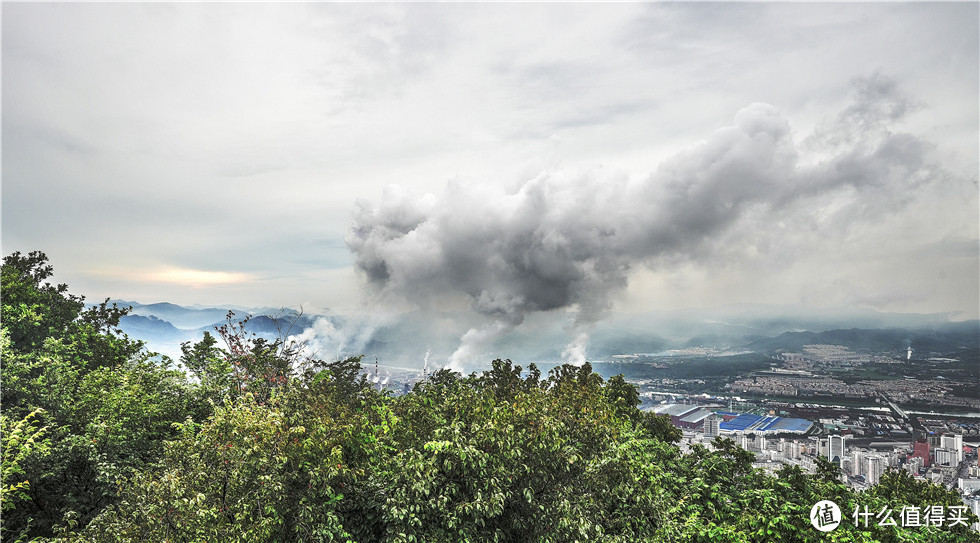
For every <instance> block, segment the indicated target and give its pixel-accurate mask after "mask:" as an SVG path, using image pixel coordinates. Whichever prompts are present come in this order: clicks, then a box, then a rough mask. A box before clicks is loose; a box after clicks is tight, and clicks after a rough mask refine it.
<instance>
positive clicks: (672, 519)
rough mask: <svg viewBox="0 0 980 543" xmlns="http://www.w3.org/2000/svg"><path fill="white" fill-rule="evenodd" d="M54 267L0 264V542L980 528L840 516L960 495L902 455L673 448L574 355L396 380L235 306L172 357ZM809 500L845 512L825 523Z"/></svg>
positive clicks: (557, 538) (902, 534) (945, 533)
mask: <svg viewBox="0 0 980 543" xmlns="http://www.w3.org/2000/svg"><path fill="white" fill-rule="evenodd" d="M51 274H52V270H51V267H50V265H48V263H47V259H46V257H45V256H44V255H43V254H42V253H36V252H35V253H31V254H30V255H26V256H25V255H22V254H19V253H14V254H12V255H10V256H8V257H7V258H5V259H4V263H3V272H2V280H3V283H2V304H3V307H2V353H3V354H2V356H3V358H2V363H3V366H2V372H3V373H2V409H3V413H2V424H3V440H2V442H3V469H2V475H3V480H2V489H3V495H2V513H3V515H2V528H0V530H2V538H3V540H4V541H28V540H31V539H38V540H45V541H53V540H67V541H100V542H115V541H210V542H226V541H228V542H231V541H240V542H261V541H268V542H273V541H276V542H278V541H357V542H375V541H385V542H389V541H390V542H407V541H418V542H442V541H446V542H450V541H452V542H455V541H473V542H483V541H515V542H524V541H529V542H536V541H542V542H545V541H549V542H566V541H583V542H584V541H621V542H635V541H733V542H734V541H922V542H926V541H930V542H931V541H949V542H953V541H980V538H978V536H977V534H976V533H975V532H972V531H970V530H969V528H968V527H967V526H965V525H962V524H960V525H956V526H950V525H949V523H946V524H945V525H943V526H919V527H902V526H884V527H880V526H878V525H877V522H874V519H873V518H872V522H871V523H870V524H869V525H868V526H867V527H865V526H863V525H862V526H860V527H856V526H855V525H854V522H853V521H852V520H851V514H852V512H853V511H855V510H856V509H858V510H861V511H864V510H866V511H872V512H875V513H876V512H878V511H882V510H883V509H885V508H889V509H891V510H894V511H898V510H900V509H901V508H902V507H903V506H918V507H920V508H925V507H927V506H946V507H949V506H955V505H959V499H958V497H957V496H956V494H955V493H952V492H948V491H946V490H944V489H943V488H941V487H939V486H935V485H931V484H927V483H922V482H916V481H913V480H912V479H911V477H910V476H908V475H907V474H905V473H904V472H897V473H889V474H886V475H885V476H884V477H883V480H882V483H881V484H879V485H878V486H876V487H874V489H873V490H871V491H869V492H866V493H863V494H857V493H854V492H852V491H850V490H848V489H847V488H846V487H845V486H844V485H843V484H842V483H841V482H840V481H839V476H838V475H839V474H838V473H837V471H836V469H837V468H836V467H835V466H833V465H831V464H826V463H824V464H821V469H820V473H818V474H817V475H807V474H804V473H803V472H801V471H800V470H799V469H797V468H787V469H784V470H783V471H782V472H780V473H779V474H778V475H777V476H770V475H766V474H764V473H762V472H761V471H757V470H754V469H753V468H752V466H751V456H750V454H749V453H747V452H745V451H743V450H741V449H739V448H737V447H735V446H734V444H733V443H732V442H731V441H724V440H722V441H717V442H715V447H716V449H717V450H714V451H709V450H707V449H706V448H703V447H695V448H694V449H693V451H692V452H691V453H690V454H682V453H681V452H680V450H679V449H678V448H677V446H676V442H677V441H678V439H679V432H678V431H677V430H676V429H674V428H673V427H672V426H671V425H670V422H669V420H668V419H665V418H661V417H658V416H655V415H651V414H646V413H641V412H640V411H638V410H637V407H636V406H637V405H638V403H639V398H638V396H637V392H636V389H635V388H634V387H633V386H632V385H630V384H628V383H626V382H625V381H624V380H623V379H622V377H613V378H611V379H609V380H603V379H602V378H601V377H600V376H599V375H597V374H595V373H593V372H592V369H591V367H590V366H589V365H588V364H585V365H584V366H581V367H574V366H569V365H565V366H560V367H557V368H555V369H554V370H552V371H551V372H550V373H549V374H548V375H542V374H541V373H540V372H539V371H538V370H537V368H535V367H534V366H533V365H531V366H530V367H528V368H522V367H521V366H519V365H515V364H513V363H512V362H511V361H508V360H505V361H501V360H496V361H494V362H493V364H492V369H490V370H489V371H486V372H483V373H482V374H471V375H469V376H462V375H459V374H456V373H452V372H449V371H446V370H443V371H440V372H438V373H435V374H434V375H432V376H431V377H429V378H428V379H427V380H425V381H422V382H420V383H419V384H417V385H416V386H415V388H414V389H413V390H412V391H411V392H410V393H408V394H405V395H402V396H393V395H391V394H389V393H387V392H378V391H377V390H374V389H373V388H372V387H371V386H370V385H369V384H368V383H367V381H366V379H365V377H364V375H363V373H362V372H361V366H360V360H359V359H358V358H351V359H347V360H342V361H321V360H316V359H311V358H304V357H302V356H300V355H299V354H298V351H297V350H296V349H294V348H292V346H289V345H284V344H283V343H282V342H279V341H276V342H269V341H265V340H263V339H260V338H256V337H255V336H251V335H249V334H248V333H246V332H245V330H244V327H243V325H242V324H241V323H236V322H231V321H230V322H229V323H228V324H227V325H226V326H225V327H222V328H220V329H218V330H216V332H215V335H213V336H212V335H210V334H209V335H207V336H205V338H204V340H203V341H201V342H199V343H197V344H193V345H191V344H186V345H185V346H184V348H183V356H182V357H181V359H180V363H181V364H182V366H183V367H184V368H186V371H185V370H184V369H177V367H176V366H175V365H174V364H172V363H169V361H167V360H164V361H163V362H162V363H161V362H159V361H158V360H155V359H151V357H150V355H149V354H148V353H146V352H145V351H144V350H143V349H142V348H141V344H140V343H139V341H137V340H135V339H132V338H127V337H125V336H123V335H121V333H119V332H118V331H117V330H116V326H117V324H118V321H119V318H120V317H121V316H122V315H124V314H125V313H126V310H125V309H123V308H118V307H112V306H108V305H107V304H105V303H103V304H101V305H98V306H95V307H93V308H91V309H88V310H85V309H84V303H83V301H82V298H81V297H79V296H76V295H73V294H70V293H69V292H68V289H67V287H66V286H64V285H57V286H56V285H50V284H48V283H47V282H46V280H47V279H48V278H50V276H51ZM821 500H833V501H834V502H835V503H837V504H838V505H840V508H841V509H842V510H843V512H844V520H843V522H842V523H841V525H840V526H839V527H838V528H837V529H836V530H835V531H833V532H828V533H826V534H825V533H822V532H819V531H817V530H816V529H815V528H814V527H813V526H812V525H811V521H810V511H811V507H812V506H813V505H814V504H815V503H816V502H818V501H821ZM976 520H977V519H976V518H975V517H974V516H972V515H970V516H969V517H968V522H969V523H972V522H976Z"/></svg>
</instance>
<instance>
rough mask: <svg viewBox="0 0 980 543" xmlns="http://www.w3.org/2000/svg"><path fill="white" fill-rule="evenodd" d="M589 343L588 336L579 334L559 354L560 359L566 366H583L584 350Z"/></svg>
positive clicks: (583, 333) (584, 359)
mask: <svg viewBox="0 0 980 543" xmlns="http://www.w3.org/2000/svg"><path fill="white" fill-rule="evenodd" d="M588 343H589V334H587V333H585V332H581V333H579V334H578V335H577V336H575V339H574V340H573V341H572V342H571V343H569V344H568V345H567V346H566V347H565V350H564V351H562V353H561V359H562V360H564V361H565V362H566V363H568V364H572V365H575V366H581V365H582V364H585V361H586V357H585V348H586V346H587V345H588Z"/></svg>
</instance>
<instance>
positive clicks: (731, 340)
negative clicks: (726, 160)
mask: <svg viewBox="0 0 980 543" xmlns="http://www.w3.org/2000/svg"><path fill="white" fill-rule="evenodd" d="M112 302H114V303H116V304H118V305H119V306H121V307H132V311H131V312H130V314H129V315H127V316H125V317H123V318H122V320H121V322H120V328H121V329H122V330H123V332H125V333H126V334H127V335H129V336H130V337H132V338H134V339H140V340H143V341H145V342H146V344H147V348H148V349H149V350H150V351H153V352H158V353H161V354H166V355H168V356H170V357H172V358H174V359H177V358H179V356H180V344H181V343H182V342H185V341H197V340H199V339H200V338H201V337H203V335H204V332H205V331H211V332H212V333H214V328H215V327H216V326H220V325H222V324H225V323H226V317H227V315H228V311H229V308H225V307H204V306H190V307H188V306H180V305H175V304H172V303H166V302H163V303H153V304H142V303H139V302H133V301H125V300H112ZM233 311H234V312H235V315H234V317H233V318H234V319H235V320H240V319H242V318H244V317H245V316H251V319H250V320H249V322H248V324H247V327H246V329H247V331H249V332H254V333H255V334H257V335H258V336H260V337H264V338H266V339H269V340H272V339H275V338H277V337H280V335H281V334H284V333H286V332H287V329H288V333H289V334H290V335H299V334H300V333H303V332H304V331H308V330H309V331H308V332H307V333H306V334H305V336H306V337H307V338H312V337H314V336H315V337H316V340H314V341H313V343H312V345H313V347H314V348H315V350H316V351H317V352H318V356H320V357H321V358H340V357H343V356H349V355H353V354H364V355H366V356H368V357H374V356H378V357H380V358H381V359H382V360H385V361H386V362H387V363H389V364H400V365H404V366H408V367H415V366H418V367H419V368H421V365H422V360H423V358H424V357H425V354H426V352H428V353H430V355H431V358H432V361H433V363H434V364H437V365H439V364H441V363H442V362H443V361H445V360H447V359H448V357H449V355H450V354H452V352H453V351H454V350H455V349H456V348H457V347H458V346H459V341H460V338H461V337H462V336H463V334H465V333H466V332H467V330H469V329H471V328H479V327H480V326H481V325H482V324H485V322H484V321H480V320H479V319H478V318H476V317H475V316H474V315H472V314H468V313H458V314H439V315H431V314H425V313H422V312H414V313H406V314H402V315H397V316H387V317H384V318H379V317H377V316H369V317H365V316H344V315H334V314H320V315H310V314H300V312H298V311H296V310H293V309H288V308H285V309H274V308H247V307H241V306H234V309H233ZM569 325H570V323H569V322H568V320H567V319H563V318H562V315H547V314H545V315H541V314H538V315H533V316H531V317H529V318H528V319H527V320H526V321H525V322H524V323H523V324H522V325H521V326H519V327H517V328H516V329H515V330H513V331H512V332H511V333H509V334H505V335H502V336H501V337H499V338H497V339H496V340H495V341H492V342H490V343H488V344H487V345H485V346H484V349H485V350H486V353H487V362H488V363H489V361H490V360H492V359H493V358H511V359H512V360H514V361H515V362H518V361H520V362H525V363H526V362H555V361H559V360H560V359H561V353H562V350H563V349H564V348H565V346H566V345H567V344H568V343H569V342H570V341H571V339H572V338H573V337H574V336H575V335H576V332H575V331H573V330H571V329H570V326H569ZM280 327H282V328H283V329H280ZM814 343H821V344H835V345H844V346H847V347H850V348H852V349H855V350H857V349H866V350H872V351H876V352H885V353H887V352H893V353H894V354H895V356H901V355H902V354H903V353H904V351H905V350H906V349H907V348H908V347H909V346H910V345H911V346H912V347H913V348H914V349H915V350H916V351H917V352H921V353H924V352H937V353H939V352H953V351H958V350H966V349H980V321H975V320H974V321H964V322H954V321H950V320H949V316H948V315H942V314H933V315H920V314H895V313H878V312H874V311H870V310H850V309H848V310H824V311H819V312H817V311H806V310H801V309H799V308H792V307H780V306H765V305H738V306H727V307H721V308H714V309H708V310H686V311H669V312H668V311H654V312H648V313H643V314H615V315H612V316H611V317H610V318H608V319H606V320H604V321H601V322H599V323H597V324H596V325H594V326H593V328H592V329H591V330H590V331H589V342H588V350H587V352H588V356H589V358H590V359H592V360H602V359H609V358H610V357H612V356H613V355H617V354H633V353H658V352H663V351H666V350H668V349H685V348H692V347H706V348H715V349H724V348H727V349H730V350H732V351H740V352H744V351H753V352H759V353H767V354H768V353H774V352H783V351H788V352H798V351H800V350H801V349H802V347H803V345H807V344H814Z"/></svg>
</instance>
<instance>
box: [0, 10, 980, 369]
mask: <svg viewBox="0 0 980 543" xmlns="http://www.w3.org/2000/svg"><path fill="white" fill-rule="evenodd" d="M3 15H4V16H3V53H2V54H3V58H2V61H3V121H2V122H3V133H2V136H3V158H4V160H3V171H2V173H3V187H2V188H3V209H2V211H3V215H2V227H3V234H2V235H3V240H2V241H3V250H4V253H5V254H9V253H10V252H12V251H22V252H27V251H31V250H43V251H45V252H46V253H47V254H48V256H49V257H50V259H51V262H52V264H54V266H55V270H56V274H57V275H56V279H57V280H58V281H64V282H67V283H69V284H70V285H71V287H72V291H73V292H76V293H79V294H84V295H85V296H86V297H87V298H89V299H90V300H100V299H103V298H106V297H111V298H117V299H125V300H135V301H139V302H143V303H150V302H157V301H168V302H173V303H179V304H185V305H192V304H203V305H221V304H238V305H250V306H273V307H278V306H290V307H298V306H303V307H305V308H308V309H309V310H311V311H314V312H315V311H323V310H326V309H325V308H329V309H330V310H331V311H334V312H338V313H342V314H360V315H375V314H385V315H387V314H394V313H399V312H402V311H409V310H420V311H423V312H424V313H425V314H430V315H438V314H440V313H443V312H447V311H452V312H460V311H462V312H466V313H468V314H469V315H470V316H471V318H472V322H471V324H472V327H470V328H469V329H468V331H467V332H466V333H465V334H464V335H463V336H462V337H461V338H460V340H459V341H460V343H459V348H458V349H457V350H456V351H455V352H454V353H453V357H456V358H458V359H460V360H462V359H465V358H466V357H468V356H469V355H470V353H469V352H468V351H467V348H468V345H474V346H475V347H474V348H476V347H479V346H480V345H481V344H486V343H487V342H490V341H492V340H494V339H495V338H498V337H500V336H504V335H507V334H509V333H512V332H513V331H514V330H516V329H519V328H520V327H521V326H524V325H525V321H526V319H528V318H531V317H533V318H534V319H551V320H554V321H556V322H560V323H562V325H563V326H565V327H566V329H567V335H568V347H567V348H566V352H565V354H566V355H567V356H568V357H570V358H572V359H576V358H581V356H582V352H581V351H582V350H584V349H585V344H586V342H587V339H588V335H589V333H590V330H591V329H592V327H594V326H595V324H596V323H597V322H601V321H602V320H603V319H606V318H608V317H610V316H615V315H619V314H624V313H637V312H645V311H663V310H680V309H690V308H710V307H718V306H725V305H729V304H743V303H761V304H776V305H781V306H794V307H796V306H800V307H802V308H804V309H812V310H814V311H817V310H821V309H826V308H860V309H865V310H875V311H881V312H898V313H940V314H944V315H946V317H947V318H949V319H951V320H968V319H977V318H980V248H978V247H980V246H978V243H980V242H978V239H980V212H978V209H980V207H978V206H980V199H978V176H977V171H978V149H980V141H978V134H980V121H978V96H980V93H978V86H980V76H978V65H980V61H978V50H980V46H978V35H980V32H978V6H977V5H976V4H975V3H927V4H847V3H833V4H793V3H775V4H771V3H758V4H757V3H752V4H742V3H730V4H615V5H596V4H586V5H582V4H574V5H571V4H569V5H554V4H534V5H522V4H506V5H484V4H476V5H465V4H464V5H436V4H393V5H392V4H384V5H368V4H316V3H314V4H305V3H302V4H286V5H278V4H276V5H270V4H224V3H222V4H213V3H202V4H185V3H180V4H166V3H164V4H116V3H108V4H80V5H66V4H30V3H25V4H5V5H4V7H3Z"/></svg>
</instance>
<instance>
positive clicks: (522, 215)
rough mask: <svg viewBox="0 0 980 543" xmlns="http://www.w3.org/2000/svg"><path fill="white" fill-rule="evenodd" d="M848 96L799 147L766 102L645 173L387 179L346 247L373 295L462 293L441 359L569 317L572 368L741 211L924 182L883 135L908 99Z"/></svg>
mask: <svg viewBox="0 0 980 543" xmlns="http://www.w3.org/2000/svg"><path fill="white" fill-rule="evenodd" d="M855 88H856V90H857V92H856V100H855V102H854V104H852V105H851V106H850V107H848V108H847V109H846V110H845V111H844V112H842V113H841V114H840V115H839V116H837V117H836V118H835V119H833V120H832V121H830V122H828V123H826V124H824V125H822V126H820V127H819V128H818V129H817V130H816V131H815V132H814V133H813V134H811V135H810V136H809V137H808V138H800V139H799V141H800V142H802V143H798V142H797V141H795V140H794V135H793V133H792V131H791V129H790V125H789V122H788V121H787V120H786V119H785V118H783V116H782V115H781V114H780V113H779V111H777V110H776V108H775V107H773V106H770V105H767V104H760V103H757V104H752V105H750V106H748V107H746V108H744V109H742V110H741V111H739V112H738V113H737V114H736V115H735V117H734V121H733V123H732V125H731V126H727V127H725V128H722V129H720V130H717V131H716V132H715V133H714V134H712V135H711V136H710V137H709V138H708V139H707V140H706V141H704V142H703V143H700V144H698V145H696V146H694V147H691V148H689V149H688V150H686V151H684V152H682V153H680V154H678V155H676V156H675V157H673V158H672V159H670V160H667V161H666V162H664V163H662V164H661V166H660V167H659V168H658V169H657V170H656V171H655V172H654V173H653V174H650V175H646V176H626V175H612V176H610V175H598V174H596V173H593V172H571V171H561V170H551V171H544V172H541V173H540V174H538V175H536V176H534V177H531V178H529V179H526V180H524V181H523V182H521V183H519V184H517V185H516V186H512V187H502V186H498V185H486V184H476V183H466V182H462V181H453V182H450V183H449V184H448V185H447V186H446V188H445V190H444V192H442V193H441V194H438V195H435V194H426V195H416V194H413V193H412V192H411V191H409V190H408V189H406V188H404V187H400V186H395V185H392V186H389V187H387V188H386V189H385V190H384V192H383V194H382V196H381V200H380V201H379V202H377V203H370V202H365V201H361V202H359V203H358V204H357V209H356V212H355V216H354V221H353V225H352V226H351V228H350V230H349V232H348V235H347V245H348V247H349V248H350V250H351V251H352V252H353V254H354V257H355V260H356V266H357V268H358V269H359V270H360V271H361V272H363V275H364V277H365V278H366V279H367V281H368V283H369V284H370V285H371V286H373V287H374V288H375V289H376V291H377V292H379V293H380V294H381V295H382V296H394V297H396V298H399V299H402V300H407V301H409V302H412V303H415V304H418V305H419V306H421V307H425V306H427V305H429V304H431V303H432V300H438V299H444V298H446V297H461V298H462V299H465V300H466V301H467V302H468V303H469V306H470V307H471V308H472V309H473V310H474V311H476V312H478V313H479V314H481V315H483V316H484V317H485V318H486V324H485V325H484V326H483V327H477V328H473V329H470V330H469V331H468V332H466V333H465V335H463V337H462V338H461V341H460V346H459V348H458V349H457V351H456V352H455V353H454V354H453V355H452V357H451V358H450V362H451V366H453V367H456V368H458V367H459V366H460V365H461V364H463V363H465V362H467V361H470V360H472V359H473V357H474V356H476V355H478V354H479V353H480V351H481V349H482V348H483V347H485V346H486V345H488V344H489V343H491V342H492V341H493V340H495V339H496V338H498V337H499V336H501V335H503V334H506V333H508V332H509V331H511V330H513V329H514V328H515V327H517V326H519V325H520V324H521V323H522V322H523V321H524V319H525V317H527V316H528V315H529V314H532V313H536V312H548V311H563V312H568V313H569V315H570V317H571V324H570V330H569V332H570V335H571V337H574V339H573V340H572V341H571V342H570V344H569V346H568V347H567V348H566V349H565V352H564V355H563V357H564V358H565V359H566V360H569V361H572V362H576V363H581V362H582V361H584V360H585V346H586V343H587V341H588V333H587V331H588V329H589V327H590V325H591V324H592V323H595V322H596V321H597V320H599V319H601V318H602V317H603V315H604V314H605V313H606V312H607V311H608V310H609V309H610V307H611V303H612V302H611V296H612V294H613V293H615V292H617V291H619V290H621V289H623V288H624V287H625V286H626V285H627V281H628V279H629V276H630V273H631V270H633V269H634V268H636V267H637V266H642V265H645V266H651V267H658V266H667V265H671V263H676V262H678V261H687V260H692V259H698V258H700V257H702V256H703V255H704V254H705V253H708V252H710V251H711V250H713V248H712V246H713V242H715V241H716V240H717V239H719V238H720V237H722V236H723V235H725V234H726V233H728V232H729V231H730V230H731V229H732V228H733V227H734V226H735V225H736V224H737V223H738V221H739V220H740V218H741V217H743V216H745V215H746V214H747V213H749V212H751V213H752V215H753V216H754V217H758V216H760V214H762V216H765V215H766V214H773V213H777V212H778V211H779V210H780V209H783V208H786V207H788V206H792V205H794V204H796V203H799V202H800V201H801V200H807V199H812V200H814V201H819V198H821V197H822V196H825V195H828V194H831V193H833V192H834V191H838V190H840V189H843V188H847V189H848V190H850V191H857V192H858V193H859V195H861V193H864V194H863V195H862V196H864V197H878V195H880V194H882V193H889V192H896V191H901V190H905V189H907V188H908V187H909V186H911V185H913V184H914V183H917V182H921V181H922V180H923V179H927V178H928V177H929V176H930V175H933V173H934V172H933V171H932V170H931V169H930V168H929V166H928V165H927V164H926V162H925V160H924V158H923V153H924V150H925V149H926V147H927V146H925V145H924V144H923V143H922V142H921V141H919V140H917V139H916V138H914V137H912V136H910V135H908V134H902V133H894V132H893V131H892V129H891V126H892V124H893V123H894V122H896V121H898V120H899V119H901V117H902V116H903V115H904V114H905V113H906V112H907V111H909V110H910V109H912V103H911V102H910V101H908V100H906V99H905V98H904V97H903V96H902V95H901V94H900V93H898V91H897V89H896V88H895V85H894V84H893V83H891V82H890V81H889V80H887V79H886V78H883V77H880V76H874V77H872V78H870V79H866V80H861V81H857V82H856V83H855Z"/></svg>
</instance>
